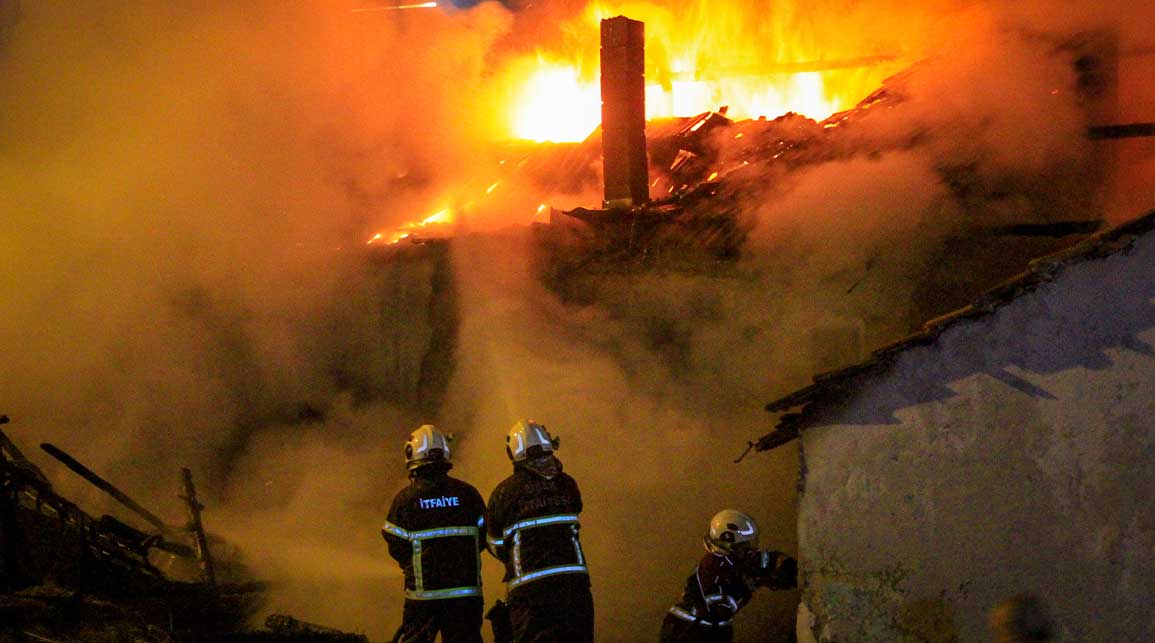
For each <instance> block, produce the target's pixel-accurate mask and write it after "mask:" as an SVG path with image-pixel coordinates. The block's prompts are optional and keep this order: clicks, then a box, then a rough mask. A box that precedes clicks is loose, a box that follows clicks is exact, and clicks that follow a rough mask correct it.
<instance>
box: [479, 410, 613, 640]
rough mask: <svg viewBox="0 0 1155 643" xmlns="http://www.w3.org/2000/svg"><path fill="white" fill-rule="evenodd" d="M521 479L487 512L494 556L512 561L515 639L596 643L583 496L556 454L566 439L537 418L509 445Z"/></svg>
mask: <svg viewBox="0 0 1155 643" xmlns="http://www.w3.org/2000/svg"><path fill="white" fill-rule="evenodd" d="M505 444H506V449H505V450H506V454H507V455H508V456H509V459H510V460H511V461H512V462H513V474H512V475H511V476H509V477H508V478H506V479H505V480H504V481H502V482H501V484H499V485H498V486H497V488H496V489H494V491H493V494H492V495H491V496H490V497H489V506H488V510H487V513H486V515H487V518H488V520H489V523H488V543H489V550H490V552H491V553H492V554H493V555H494V556H496V557H497V559H498V560H501V561H502V562H504V563H505V583H506V588H507V590H508V601H509V621H510V623H509V625H510V627H511V630H512V640H514V641H519V642H522V641H542V642H545V641H548V642H551V643H570V642H573V643H587V642H590V641H593V629H594V602H593V595H592V594H591V593H590V577H589V569H588V568H587V567H586V559H585V554H584V553H583V552H582V546H581V540H580V539H579V533H580V528H581V523H580V519H579V517H578V516H579V514H581V511H582V496H581V492H580V491H579V490H578V485H577V482H575V481H574V479H573V478H572V477H570V476H569V475H568V474H566V473H564V472H563V471H562V464H561V461H560V460H558V459H557V457H556V456H555V452H556V451H557V447H558V444H559V440H558V439H557V438H555V437H552V436H550V434H549V431H548V430H547V429H546V428H545V427H544V426H542V425H541V424H538V423H537V422H533V421H530V420H519V421H518V422H517V423H516V424H514V425H513V428H511V429H510V430H509V433H508V435H507V436H506V439H505Z"/></svg>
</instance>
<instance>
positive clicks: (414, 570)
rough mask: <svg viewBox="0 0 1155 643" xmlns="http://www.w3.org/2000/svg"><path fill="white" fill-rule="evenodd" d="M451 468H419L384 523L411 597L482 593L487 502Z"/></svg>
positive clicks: (407, 596)
mask: <svg viewBox="0 0 1155 643" xmlns="http://www.w3.org/2000/svg"><path fill="white" fill-rule="evenodd" d="M425 469H431V471H423V470H425ZM445 471H446V469H438V468H436V467H434V466H433V465H427V466H425V467H421V468H419V469H417V470H416V471H415V472H414V476H413V478H412V480H411V482H410V483H409V486H407V487H405V488H404V489H402V490H401V491H400V492H399V493H398V494H397V496H396V497H395V498H394V499H393V506H392V507H390V509H389V517H388V519H387V521H386V523H385V526H384V527H382V528H381V535H382V536H384V537H385V541H386V542H387V543H388V544H389V555H390V556H392V557H393V558H394V559H395V560H396V561H397V562H398V563H400V564H401V569H402V570H403V571H404V572H405V598H407V599H410V600H435V599H443V598H462V597H467V596H476V597H481V558H480V553H481V550H482V549H484V548H485V540H484V538H485V536H484V533H485V505H484V503H483V501H482V499H481V494H479V493H478V492H477V489H474V488H473V486H472V485H470V484H468V483H465V482H462V481H461V480H458V479H456V478H451V477H449V476H448V475H446V473H445Z"/></svg>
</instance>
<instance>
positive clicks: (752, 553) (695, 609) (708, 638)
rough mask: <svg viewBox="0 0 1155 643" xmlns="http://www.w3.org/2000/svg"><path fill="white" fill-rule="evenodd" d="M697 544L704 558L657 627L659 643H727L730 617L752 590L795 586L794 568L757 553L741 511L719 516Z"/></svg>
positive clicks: (753, 528)
mask: <svg viewBox="0 0 1155 643" xmlns="http://www.w3.org/2000/svg"><path fill="white" fill-rule="evenodd" d="M702 540H703V542H704V544H705V545H706V555H705V556H703V557H702V560H701V561H700V562H699V563H698V567H697V568H696V569H694V573H693V574H691V575H690V577H689V579H687V580H686V588H685V591H683V592H682V599H681V600H680V601H678V602H677V604H675V605H674V606H673V607H671V608H670V610H669V612H668V613H667V614H666V617H665V620H663V621H662V634H661V641H662V643H690V642H699V641H701V642H709V643H730V641H733V640H734V626H733V623H732V621H733V618H734V615H735V614H737V613H738V611H739V610H741V609H742V608H743V607H744V606H745V605H746V603H747V602H748V601H749V600H750V596H751V595H752V594H753V593H754V589H756V588H758V587H769V588H771V589H793V588H794V587H795V586H796V584H797V579H796V577H797V575H798V564H797V563H796V562H795V561H794V559H793V558H791V557H789V556H787V555H786V554H783V553H781V552H777V551H770V550H765V549H762V550H760V549H758V525H757V523H755V522H754V519H753V518H751V517H750V516H748V515H746V514H744V513H742V512H741V511H736V510H734V509H725V510H723V511H719V512H718V513H717V514H716V515H715V516H714V518H713V519H711V520H710V526H709V528H708V529H707V530H706V535H705V536H704V537H703V538H702Z"/></svg>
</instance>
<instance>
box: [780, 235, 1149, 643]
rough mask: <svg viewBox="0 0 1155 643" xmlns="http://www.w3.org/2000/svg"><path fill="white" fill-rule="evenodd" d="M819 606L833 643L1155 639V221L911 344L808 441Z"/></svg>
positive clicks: (805, 453) (814, 601)
mask: <svg viewBox="0 0 1155 643" xmlns="http://www.w3.org/2000/svg"><path fill="white" fill-rule="evenodd" d="M802 458H803V482H804V489H803V491H802V493H801V494H800V496H799V554H800V562H801V573H802V583H803V599H804V601H805V602H806V604H807V605H808V607H809V608H810V610H811V611H812V612H814V614H815V616H816V625H815V628H814V633H815V635H816V636H817V637H818V639H819V640H828V641H901V640H909V641H950V640H961V641H981V640H990V636H989V632H988V627H987V615H988V612H989V610H990V608H991V607H992V606H993V605H995V604H996V603H998V602H999V601H1000V600H1003V599H1005V598H1007V597H1009V596H1011V595H1014V594H1017V593H1021V592H1031V593H1034V594H1037V595H1038V596H1040V597H1042V598H1043V599H1044V600H1045V601H1046V602H1047V603H1048V605H1049V607H1050V610H1051V612H1052V614H1053V616H1054V617H1055V620H1057V621H1058V622H1059V623H1060V624H1061V626H1062V628H1063V630H1064V631H1065V637H1066V638H1065V639H1064V640H1077V641H1140V640H1151V637H1152V636H1155V233H1152V234H1148V235H1147V236H1146V237H1144V238H1141V239H1140V240H1139V241H1138V242H1137V243H1136V245H1135V247H1134V249H1133V251H1132V252H1131V253H1130V254H1125V255H1117V256H1112V257H1110V258H1107V259H1095V260H1090V261H1088V262H1085V263H1081V264H1077V265H1074V266H1070V267H1068V268H1066V269H1065V271H1064V272H1062V273H1061V274H1060V275H1059V277H1058V278H1057V279H1056V280H1055V281H1053V282H1051V283H1048V284H1045V285H1044V286H1042V287H1041V288H1040V289H1038V290H1037V291H1035V292H1033V293H1029V294H1026V295H1024V296H1022V297H1020V298H1019V299H1017V300H1015V301H1014V302H1013V303H1011V304H1009V305H1007V306H1006V307H1004V308H1001V309H999V310H997V311H996V312H995V313H994V314H992V315H988V316H986V317H983V318H979V319H976V320H972V321H964V322H961V323H959V324H956V325H955V326H954V327H952V328H950V329H948V330H947V331H946V332H945V333H944V334H943V335H942V336H941V337H939V339H938V340H937V341H936V342H935V343H934V344H932V345H930V346H925V347H917V348H912V349H909V350H907V351H906V352H904V353H902V354H901V355H900V356H899V357H898V359H897V361H896V363H895V364H894V366H893V367H892V368H890V369H889V370H888V371H886V372H885V373H883V374H880V375H875V376H873V377H871V378H869V379H868V380H866V381H865V382H864V383H863V384H862V385H860V388H859V389H858V390H857V391H856V392H855V393H854V394H853V395H851V396H849V397H848V399H846V401H845V403H844V404H843V405H842V407H841V408H837V409H829V410H827V411H826V413H825V416H824V417H823V418H822V421H821V422H820V423H819V425H818V426H815V427H813V428H810V429H808V430H806V431H805V432H804V433H803V436H802Z"/></svg>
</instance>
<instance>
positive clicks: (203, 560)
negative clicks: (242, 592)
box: [180, 468, 217, 587]
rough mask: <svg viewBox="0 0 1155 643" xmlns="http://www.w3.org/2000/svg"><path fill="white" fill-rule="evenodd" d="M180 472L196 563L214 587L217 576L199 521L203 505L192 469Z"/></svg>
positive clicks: (184, 469)
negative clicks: (194, 544) (193, 540)
mask: <svg viewBox="0 0 1155 643" xmlns="http://www.w3.org/2000/svg"><path fill="white" fill-rule="evenodd" d="M180 473H181V486H182V487H183V489H184V494H183V495H182V496H180V498H181V500H184V502H185V507H186V508H187V509H188V523H189V524H188V530H189V532H191V533H192V535H193V538H194V539H195V541H196V556H197V564H198V565H199V566H200V568H201V573H202V574H204V578H205V582H206V583H208V584H209V585H210V586H212V587H215V586H216V584H217V576H216V571H215V570H214V569H213V557H212V553H211V552H209V541H208V538H207V537H206V536H205V529H204V524H203V523H202V522H201V509H204V505H202V504H201V503H200V501H199V500H197V489H196V487H195V486H193V479H192V470H190V469H188V468H182V469H181V470H180Z"/></svg>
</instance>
